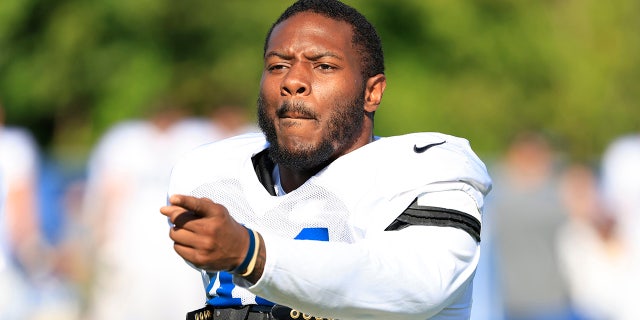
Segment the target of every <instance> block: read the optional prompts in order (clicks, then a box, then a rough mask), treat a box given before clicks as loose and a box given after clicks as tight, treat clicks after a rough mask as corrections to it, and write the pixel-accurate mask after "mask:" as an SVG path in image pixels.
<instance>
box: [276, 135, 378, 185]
mask: <svg viewBox="0 0 640 320" xmlns="http://www.w3.org/2000/svg"><path fill="white" fill-rule="evenodd" d="M372 141H373V133H372V130H366V131H363V134H362V135H360V137H359V138H358V139H356V141H355V143H353V144H351V146H350V147H348V148H346V149H344V150H341V151H338V152H336V153H335V154H334V156H333V157H331V159H329V160H327V161H326V162H324V163H322V164H321V165H319V166H317V167H314V168H311V169H306V170H297V169H292V168H288V167H285V166H282V165H278V170H279V171H280V184H281V185H282V189H283V190H284V191H285V192H287V193H289V192H291V191H293V190H295V189H297V188H298V187H300V186H301V185H303V184H304V183H305V182H307V180H309V179H311V177H313V176H314V175H316V174H317V173H318V172H320V170H322V169H324V168H325V167H327V166H328V165H330V164H331V163H332V162H333V161H334V160H336V159H338V158H339V157H341V156H343V155H345V154H347V153H349V152H351V151H353V150H356V149H358V148H360V147H362V146H364V145H366V144H368V143H370V142H372Z"/></svg>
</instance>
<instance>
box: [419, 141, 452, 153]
mask: <svg viewBox="0 0 640 320" xmlns="http://www.w3.org/2000/svg"><path fill="white" fill-rule="evenodd" d="M445 142H447V141H446V140H445V141H442V142H436V143H431V144H428V145H426V146H422V147H418V145H415V144H414V145H413V151H415V153H423V152H425V151H427V150H429V148H431V147H435V146H439V145H441V144H444V143H445Z"/></svg>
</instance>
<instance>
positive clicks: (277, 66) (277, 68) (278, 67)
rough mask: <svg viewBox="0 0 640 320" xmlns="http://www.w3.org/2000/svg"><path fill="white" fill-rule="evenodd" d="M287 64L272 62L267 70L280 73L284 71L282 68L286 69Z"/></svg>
mask: <svg viewBox="0 0 640 320" xmlns="http://www.w3.org/2000/svg"><path fill="white" fill-rule="evenodd" d="M286 68H287V65H285V64H281V63H280V64H272V65H269V66H267V71H268V72H271V73H279V72H282V70H284V69H286Z"/></svg>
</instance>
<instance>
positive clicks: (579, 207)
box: [558, 164, 640, 320]
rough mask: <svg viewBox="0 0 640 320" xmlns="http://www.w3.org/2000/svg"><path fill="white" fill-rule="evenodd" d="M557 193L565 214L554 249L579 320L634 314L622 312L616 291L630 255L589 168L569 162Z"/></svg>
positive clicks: (626, 294) (637, 316) (625, 278)
mask: <svg viewBox="0 0 640 320" xmlns="http://www.w3.org/2000/svg"><path fill="white" fill-rule="evenodd" d="M561 192H562V198H563V202H564V203H565V205H566V208H567V213H568V215H569V219H568V220H567V222H566V223H565V225H563V226H562V228H561V229H560V233H559V237H558V254H559V259H560V262H561V267H562V272H563V275H564V277H565V278H566V279H567V281H568V283H569V290H570V295H571V301H572V304H573V305H574V308H575V310H576V311H577V313H579V314H581V315H582V316H583V318H584V319H590V320H604V319H640V314H638V313H637V312H636V314H635V316H633V317H623V316H622V313H621V311H623V306H622V305H621V302H622V301H624V300H625V299H627V300H628V299H629V293H630V292H625V290H622V289H623V288H624V286H625V282H627V281H629V278H628V276H629V272H630V271H632V270H629V269H628V267H629V266H631V264H630V262H631V261H630V260H629V258H630V255H628V254H627V253H625V252H624V251H625V250H624V244H623V243H622V239H621V237H620V235H619V234H618V232H617V231H616V229H618V221H616V218H615V216H613V215H611V214H610V213H609V212H607V211H606V209H605V208H604V205H603V201H602V196H601V194H600V189H599V186H598V178H597V176H596V174H595V172H594V170H593V169H592V168H591V167H589V166H587V165H584V164H574V165H572V166H570V167H568V168H567V170H566V171H565V172H564V173H563V175H562V184H561Z"/></svg>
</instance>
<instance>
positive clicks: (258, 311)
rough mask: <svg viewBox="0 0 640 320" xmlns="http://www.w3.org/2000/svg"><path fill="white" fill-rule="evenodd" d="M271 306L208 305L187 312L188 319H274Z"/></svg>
mask: <svg viewBox="0 0 640 320" xmlns="http://www.w3.org/2000/svg"><path fill="white" fill-rule="evenodd" d="M273 319H275V318H274V317H273V316H272V315H271V307H268V306H258V305H252V306H244V307H240V308H216V307H214V306H210V305H207V306H205V307H204V308H202V309H198V310H194V311H191V312H189V313H187V320H273Z"/></svg>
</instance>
